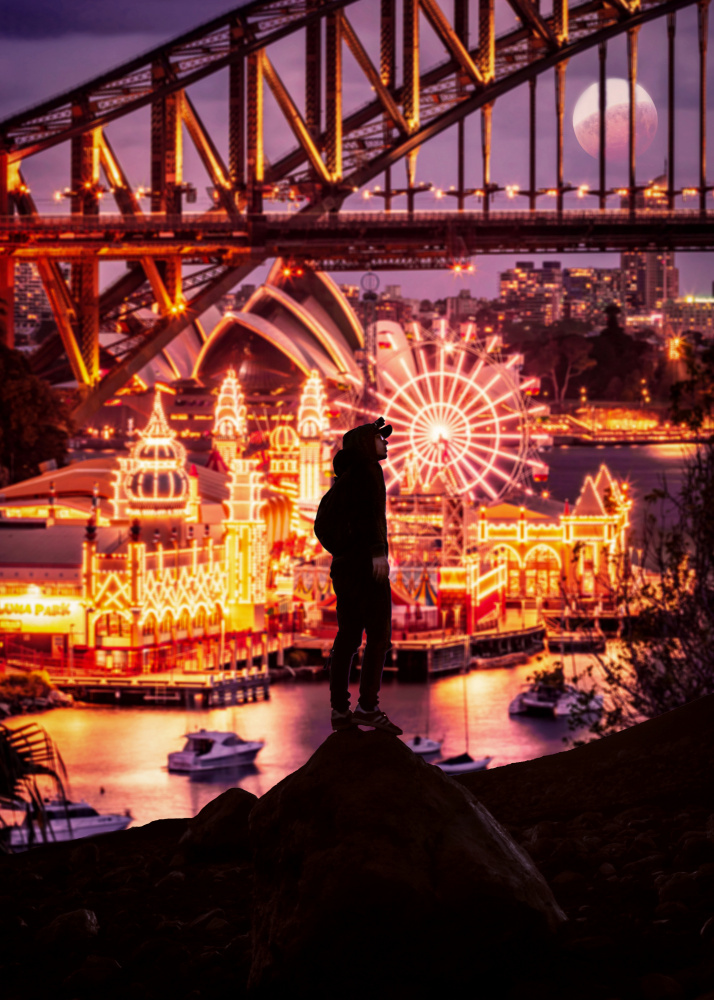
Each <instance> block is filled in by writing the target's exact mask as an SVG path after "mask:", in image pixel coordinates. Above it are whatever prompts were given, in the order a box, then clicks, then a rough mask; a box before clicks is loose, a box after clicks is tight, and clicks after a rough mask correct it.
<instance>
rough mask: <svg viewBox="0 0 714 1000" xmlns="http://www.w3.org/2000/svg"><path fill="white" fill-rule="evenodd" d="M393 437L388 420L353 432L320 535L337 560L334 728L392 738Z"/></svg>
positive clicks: (318, 521) (345, 441) (339, 459)
mask: <svg viewBox="0 0 714 1000" xmlns="http://www.w3.org/2000/svg"><path fill="white" fill-rule="evenodd" d="M391 433H392V428H391V426H390V425H389V424H387V425H386V426H385V422H384V417H380V418H379V419H378V420H375V421H374V423H372V424H362V425H361V426H359V427H353V428H352V430H350V431H347V433H346V434H345V435H344V436H343V438H342V450H341V451H338V452H337V454H336V455H335V458H334V461H333V463H332V466H333V469H334V471H335V482H334V485H333V486H332V487H331V489H330V490H329V491H328V492H327V493H326V494H325V496H324V497H323V498H322V500H321V502H320V506H319V508H318V511H317V517H316V518H315V534H316V535H317V537H318V539H319V540H320V542H321V543H322V545H323V546H324V548H326V549H327V551H328V552H330V553H331V554H332V569H331V571H330V576H331V577H332V585H333V588H334V591H335V595H336V597H337V625H338V632H337V637H336V638H335V644H334V646H333V647H332V653H331V657H330V703H331V706H332V728H333V729H335V730H338V729H348V728H349V727H350V726H353V725H359V726H370V727H372V728H373V729H382V730H384V731H385V732H387V733H392V734H393V735H394V736H399V735H401V732H402V730H401V729H400V728H399V727H398V726H396V725H395V724H394V723H393V722H390V720H389V718H388V717H387V716H386V715H385V713H384V712H383V711H381V709H380V708H379V689H380V687H381V683H382V671H383V669H384V661H385V657H386V655H387V651H388V650H389V648H390V646H391V633H392V591H391V589H390V586H389V560H388V558H387V556H388V553H389V543H388V540H387V512H386V508H387V491H386V489H385V486H384V473H383V472H382V466H381V465H380V464H379V463H380V462H381V461H383V460H384V459H385V458H386V457H387V438H388V437H389V435H390V434H391ZM363 632H366V633H367V643H366V645H365V650H364V657H363V659H362V673H361V677H360V687H359V702H358V703H357V707H356V708H355V710H354V711H351V710H350V693H349V689H348V682H349V677H350V668H351V666H352V662H353V660H354V658H355V656H356V655H357V651H358V650H359V647H360V645H361V643H362V633H363Z"/></svg>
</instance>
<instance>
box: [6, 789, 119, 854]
mask: <svg viewBox="0 0 714 1000" xmlns="http://www.w3.org/2000/svg"><path fill="white" fill-rule="evenodd" d="M132 819H133V817H132V815H131V813H130V812H129V810H128V809H127V811H126V812H125V813H124V814H123V815H121V814H120V813H99V812H97V810H96V809H95V808H94V806H90V805H89V803H88V802H85V801H84V800H82V801H81V802H65V801H63V800H62V799H61V798H55V799H50V800H48V801H47V802H46V803H45V818H44V823H45V828H44V832H43V828H42V825H41V824H40V823H39V822H38V821H37V819H35V820H34V822H33V830H32V833H33V838H32V843H33V844H44V843H45V842H50V843H51V842H55V841H64V840H79V839H81V838H82V837H95V836H96V835H97V834H99V833H114V832H115V831H116V830H126V828H127V827H128V826H129V824H130V823H131V821H132ZM30 823H31V820H30V814H29V813H27V814H26V816H25V819H24V820H23V821H22V823H19V824H17V825H15V826H10V827H8V828H7V830H6V831H5V836H6V837H7V841H8V843H9V844H10V846H11V847H13V848H15V849H17V848H23V847H28V846H29V844H30Z"/></svg>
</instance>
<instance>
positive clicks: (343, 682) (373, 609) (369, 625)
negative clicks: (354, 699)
mask: <svg viewBox="0 0 714 1000" xmlns="http://www.w3.org/2000/svg"><path fill="white" fill-rule="evenodd" d="M331 576H332V585H333V587H334V590H335V595H336V597H337V626H338V632H337V637H336V639H335V644H334V646H333V647H332V657H331V662H330V703H331V705H332V707H333V708H336V709H337V711H338V712H345V711H346V710H347V709H348V708H349V707H350V695H349V691H348V688H347V684H348V682H349V679H350V668H351V666H352V661H353V660H354V658H355V656H356V654H357V651H358V649H359V647H360V645H361V644H362V633H363V632H366V633H367V643H366V645H365V650H364V657H363V659H362V674H361V677H360V685H359V701H360V705H361V706H362V708H364V709H365V710H367V711H372V710H373V709H375V708H376V707H377V705H378V704H379V688H380V686H381V683H382V671H383V669H384V660H385V657H386V655H387V651H388V649H389V648H390V646H391V641H390V640H391V635H392V591H391V588H390V586H389V580H385V581H384V582H383V583H377V581H376V580H375V579H374V577H373V575H372V561H371V559H370V560H369V562H366V561H365V560H364V559H362V560H359V561H357V560H353V559H348V558H345V557H343V558H335V559H333V560H332V571H331Z"/></svg>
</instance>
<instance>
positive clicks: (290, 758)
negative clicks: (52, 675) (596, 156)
mask: <svg viewBox="0 0 714 1000" xmlns="http://www.w3.org/2000/svg"><path fill="white" fill-rule="evenodd" d="M547 459H548V463H549V464H550V466H551V477H550V482H549V489H550V492H551V495H552V496H553V497H554V498H557V499H560V500H564V499H569V500H570V502H571V504H572V503H574V502H575V500H576V499H577V495H578V492H579V489H580V486H581V485H582V481H583V478H584V476H585V475H586V474H588V473H595V472H597V469H598V467H599V465H600V464H601V462H605V463H606V464H607V465H608V466H609V468H610V469H611V471H612V472H613V473H614V474H615V475H616V476H617V477H618V478H626V479H628V480H629V483H630V493H631V496H632V499H633V501H634V503H635V506H634V508H633V522H634V523H635V524H637V521H638V513H639V511H641V509H642V506H643V504H642V500H643V497H644V496H645V495H646V494H647V493H649V492H650V491H651V490H652V489H653V488H655V487H657V486H659V485H660V484H661V478H662V475H663V474H665V475H667V477H668V479H669V481H670V484H671V485H676V483H677V482H678V481H679V478H680V475H681V465H682V449H681V448H680V447H678V446H669V445H655V446H646V447H641V448H627V447H622V448H618V447H608V448H569V449H555V450H554V451H552V452H550V453H549V454H548V456H547ZM633 544H636V542H633ZM578 660H580V658H578ZM544 665H546V661H545V660H544V659H541V660H539V661H537V660H536V659H535V658H533V659H532V660H531V661H530V662H528V663H525V664H522V665H521V666H519V667H515V668H510V669H497V670H484V671H475V672H472V673H470V674H468V675H467V676H452V677H444V678H440V679H438V680H435V681H434V682H432V683H431V685H430V686H429V688H427V687H426V686H425V685H419V684H404V683H400V682H398V681H396V680H389V681H387V682H386V683H385V686H384V690H383V698H382V702H383V706H384V708H385V709H386V710H387V711H388V713H389V714H390V716H392V717H393V718H394V719H395V720H396V721H397V722H398V723H399V724H400V725H401V726H402V727H403V728H404V730H405V736H406V737H409V736H411V735H413V734H415V733H417V732H418V733H421V734H422V735H423V734H425V732H426V729H427V713H428V719H429V733H430V735H431V736H432V737H434V738H438V739H441V738H442V737H443V738H444V745H443V750H444V753H445V755H446V756H449V755H451V754H457V753H462V752H463V751H464V750H465V749H466V748H467V737H468V749H469V751H470V753H471V754H472V756H474V757H478V756H483V755H486V754H490V755H492V756H493V758H494V760H493V762H492V764H491V767H497V766H501V765H504V764H508V763H511V762H513V761H519V760H528V759H531V758H533V757H539V756H542V755H544V754H550V753H557V752H559V751H560V750H563V749H564V748H565V744H564V742H563V738H564V737H565V736H567V735H568V725H567V722H566V721H565V720H557V721H556V720H547V719H543V720H537V719H529V718H525V717H515V718H510V717H509V715H508V704H509V702H510V700H511V699H512V698H513V697H514V695H515V694H516V693H517V691H518V690H519V688H520V686H521V685H522V684H523V683H524V682H525V680H526V678H527V676H528V675H529V674H530V673H531V672H532V671H533V670H534V669H535V668H536V667H542V666H544ZM572 667H573V662H572V658H571V657H570V656H568V657H566V671H567V672H569V671H571V670H572ZM355 701H356V693H355V694H354V695H353V703H354V702H355ZM30 718H35V719H36V720H37V721H38V722H39V723H40V724H41V725H42V726H44V727H45V728H46V729H47V731H48V733H49V734H50V736H51V737H52V738H53V739H54V740H55V741H56V743H57V744H58V746H59V748H60V752H61V754H62V757H63V759H64V762H65V765H66V767H67V771H68V774H69V778H70V794H71V797H72V798H74V799H77V798H86V799H87V801H89V802H91V803H92V804H93V805H95V806H96V807H97V808H99V809H100V810H101V811H112V812H114V811H119V812H123V811H124V810H125V809H127V808H129V809H131V811H132V814H133V816H134V820H135V825H140V824H142V823H147V822H149V821H151V820H154V819H159V818H168V817H180V816H193V815H195V814H196V813H197V812H198V811H199V810H200V809H201V808H202V807H203V806H204V805H205V804H206V803H207V802H208V801H210V800H211V799H212V798H214V797H215V796H216V795H217V794H219V793H220V792H221V791H223V790H224V789H225V788H228V787H232V786H234V785H236V784H240V786H241V787H243V788H246V789H248V790H249V791H251V792H254V793H255V794H256V795H262V794H263V793H264V792H266V791H267V790H268V789H269V788H271V787H272V786H273V785H275V784H276V783H277V782H278V781H280V780H281V779H282V778H284V777H285V776H286V775H287V774H289V773H290V772H292V771H294V770H295V769H296V768H298V767H300V766H301V765H302V764H304V763H305V761H306V760H307V759H308V757H309V756H310V755H311V754H312V753H313V751H314V750H315V749H316V748H317V747H318V746H319V745H320V743H321V742H322V741H323V740H324V739H325V738H326V737H327V736H328V735H329V733H330V725H329V708H328V690H327V684H326V681H325V680H323V681H319V680H318V681H315V682H313V683H309V682H307V683H305V682H303V683H299V682H292V681H291V682H286V683H282V684H277V685H275V686H274V687H273V688H272V691H271V698H270V700H269V701H258V702H252V703H248V704H246V705H238V706H230V707H226V708H215V709H210V710H202V709H194V710H191V711H186V710H184V709H179V708H126V707H122V708H114V707H105V706H78V707H76V708H74V709H67V710H55V711H52V712H48V713H46V714H44V715H38V716H34V717H33V716H24V717H23V718H22V719H15V720H11V724H12V725H18V724H20V723H21V722H24V721H28V720H29V719H30ZM202 727H204V728H206V729H218V730H234V731H236V732H238V733H239V734H240V735H241V736H242V737H243V738H244V739H263V740H265V743H266V745H265V747H264V749H263V750H262V751H261V752H260V754H259V755H258V758H257V760H256V763H255V765H254V766H252V767H251V768H249V769H244V770H242V771H236V770H233V771H227V772H222V773H219V774H216V775H215V776H214V777H213V778H211V779H208V780H206V779H204V780H201V781H197V780H194V779H191V778H188V777H187V776H185V775H181V774H169V773H168V771H167V770H166V758H167V754H168V753H169V752H170V751H172V750H178V749H181V747H182V745H183V741H182V738H181V737H182V735H183V734H184V733H187V732H189V731H192V730H195V729H199V728H202ZM102 789H103V791H102Z"/></svg>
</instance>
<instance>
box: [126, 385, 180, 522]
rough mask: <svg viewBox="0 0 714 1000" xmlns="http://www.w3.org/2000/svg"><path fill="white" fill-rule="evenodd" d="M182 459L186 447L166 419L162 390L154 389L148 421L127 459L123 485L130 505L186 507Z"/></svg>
mask: <svg viewBox="0 0 714 1000" xmlns="http://www.w3.org/2000/svg"><path fill="white" fill-rule="evenodd" d="M185 462H186V451H185V449H184V447H183V445H182V444H181V443H180V442H179V441H177V440H176V432H175V431H173V430H172V429H171V428H170V427H169V425H168V423H167V421H166V417H165V416H164V410H163V407H162V405H161V393H159V392H157V393H156V394H155V396H154V408H153V410H152V413H151V416H150V417H149V422H148V424H147V425H146V427H145V428H144V430H143V431H142V432H141V434H140V436H139V440H138V441H137V443H136V444H135V445H134V446H133V448H132V449H131V456H130V458H129V459H128V460H127V462H126V471H127V473H128V475H127V477H126V479H125V482H124V489H125V490H126V496H127V499H128V501H129V503H130V505H131V507H132V508H133V509H136V510H141V511H147V512H148V511H154V510H155V511H159V510H175V509H177V508H182V507H185V505H186V499H187V497H188V477H187V475H186V471H185V469H184V465H185Z"/></svg>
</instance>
